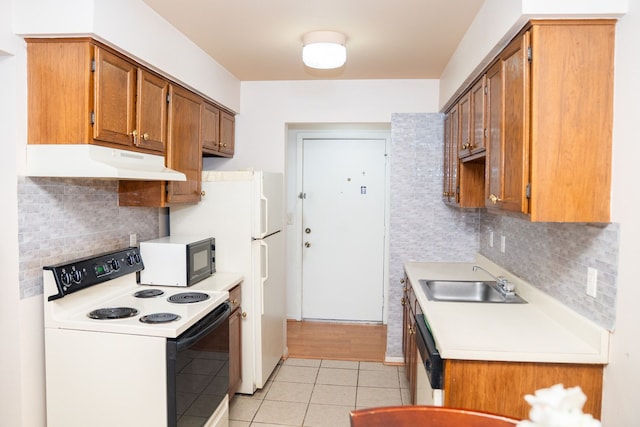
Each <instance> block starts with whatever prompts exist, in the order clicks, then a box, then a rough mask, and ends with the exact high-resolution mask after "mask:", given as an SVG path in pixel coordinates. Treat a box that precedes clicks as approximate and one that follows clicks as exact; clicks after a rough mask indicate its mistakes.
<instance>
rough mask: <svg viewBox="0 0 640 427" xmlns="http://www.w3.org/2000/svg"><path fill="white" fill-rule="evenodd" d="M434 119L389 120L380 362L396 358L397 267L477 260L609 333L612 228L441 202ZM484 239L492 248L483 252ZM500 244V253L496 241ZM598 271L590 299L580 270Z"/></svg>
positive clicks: (439, 133) (439, 128)
mask: <svg viewBox="0 0 640 427" xmlns="http://www.w3.org/2000/svg"><path fill="white" fill-rule="evenodd" d="M443 119H444V116H443V115H441V114H418V113H415V114H394V115H392V118H391V139H392V142H391V196H390V197H391V211H390V223H391V228H390V242H389V250H390V261H389V262H390V265H389V308H388V313H389V316H388V336H387V357H400V356H402V306H401V305H400V302H399V301H400V298H401V297H402V287H401V285H400V279H401V278H402V277H403V273H404V271H403V267H402V266H403V263H404V262H407V261H462V262H473V261H474V259H475V255H476V254H477V253H478V252H479V253H481V254H482V255H484V256H486V257H487V258H489V259H491V260H492V261H493V262H495V263H496V264H498V265H500V266H502V267H504V268H506V269H507V270H509V271H510V272H512V273H513V274H515V275H516V276H518V277H521V278H522V279H524V280H526V281H527V282H529V283H531V284H532V285H533V286H536V287H538V288H539V289H541V290H543V291H544V292H546V293H548V294H550V295H552V296H553V297H555V298H556V299H558V300H559V301H560V302H562V303H563V304H565V305H566V306H568V307H570V308H572V309H573V310H574V311H576V312H578V313H580V314H582V315H583V316H585V317H586V318H588V319H590V320H592V321H593V322H595V323H597V324H599V325H600V326H602V327H605V328H608V329H612V328H613V327H614V325H615V300H616V276H617V268H618V261H617V259H618V246H619V245H618V239H619V226H618V225H617V224H607V225H592V224H556V223H531V222H529V221H526V220H524V219H521V218H513V217H507V216H502V215H493V214H490V213H487V212H486V211H485V210H484V209H477V210H473V209H472V210H464V209H455V208H450V207H448V206H447V205H445V204H444V203H443V202H442V197H441V194H442V179H443V170H442V164H443V158H442V156H443V142H444V141H443V125H444V123H443ZM489 231H493V232H494V247H493V248H489V245H488V241H489ZM502 235H504V236H505V237H506V248H505V249H506V250H505V253H502V252H500V237H501V236H502ZM588 267H592V268H596V269H597V270H598V289H597V296H596V298H593V297H590V296H588V295H586V292H585V291H586V282H587V268H588Z"/></svg>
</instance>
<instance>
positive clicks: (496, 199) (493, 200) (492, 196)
mask: <svg viewBox="0 0 640 427" xmlns="http://www.w3.org/2000/svg"><path fill="white" fill-rule="evenodd" d="M489 200H491V203H493V204H494V205H495V204H496V203H498V202H501V201H502V199H501V198H500V197H498V196H496V195H495V194H491V195H489Z"/></svg>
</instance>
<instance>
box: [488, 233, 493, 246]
mask: <svg viewBox="0 0 640 427" xmlns="http://www.w3.org/2000/svg"><path fill="white" fill-rule="evenodd" d="M489 247H490V248H492V247H493V231H490V232H489Z"/></svg>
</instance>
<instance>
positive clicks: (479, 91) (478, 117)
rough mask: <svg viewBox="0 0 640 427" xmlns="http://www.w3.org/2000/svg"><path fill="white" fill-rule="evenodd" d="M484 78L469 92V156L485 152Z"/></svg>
mask: <svg viewBox="0 0 640 427" xmlns="http://www.w3.org/2000/svg"><path fill="white" fill-rule="evenodd" d="M485 81H486V80H485V76H482V78H481V79H480V80H478V82H477V83H476V84H475V85H473V87H472V88H471V90H470V91H469V95H470V97H471V102H470V104H471V132H472V133H471V138H470V140H471V141H470V143H469V144H470V145H469V150H470V154H478V153H482V152H483V151H484V150H485V109H486V106H485V84H486V83H485Z"/></svg>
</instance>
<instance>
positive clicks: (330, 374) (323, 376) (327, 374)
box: [316, 368, 358, 386]
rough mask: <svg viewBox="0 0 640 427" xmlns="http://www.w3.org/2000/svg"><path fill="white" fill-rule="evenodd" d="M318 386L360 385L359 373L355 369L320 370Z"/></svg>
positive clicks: (317, 380)
mask: <svg viewBox="0 0 640 427" xmlns="http://www.w3.org/2000/svg"><path fill="white" fill-rule="evenodd" d="M316 384H333V385H352V386H356V385H358V371H357V370H355V369H337V368H320V370H319V371H318V378H317V379H316Z"/></svg>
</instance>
